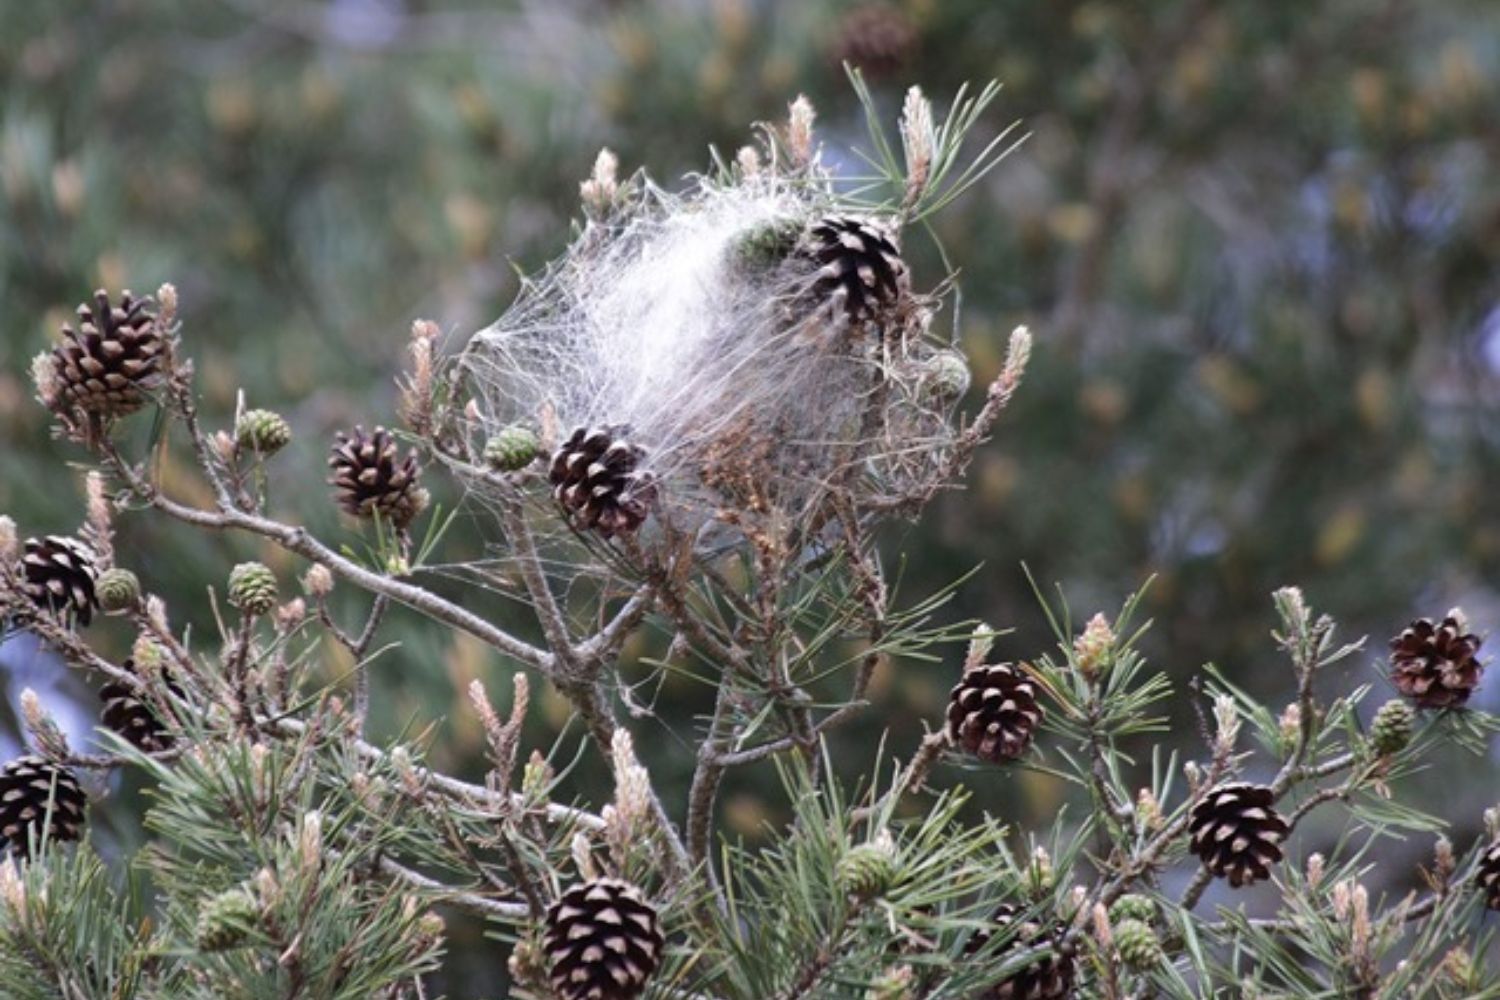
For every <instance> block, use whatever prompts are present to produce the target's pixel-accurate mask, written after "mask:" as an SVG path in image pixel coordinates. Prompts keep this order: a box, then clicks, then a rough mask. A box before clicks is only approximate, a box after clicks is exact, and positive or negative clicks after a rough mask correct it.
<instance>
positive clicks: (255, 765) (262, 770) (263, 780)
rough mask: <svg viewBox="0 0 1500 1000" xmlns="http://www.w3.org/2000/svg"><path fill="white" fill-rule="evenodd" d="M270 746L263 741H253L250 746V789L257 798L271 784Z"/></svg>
mask: <svg viewBox="0 0 1500 1000" xmlns="http://www.w3.org/2000/svg"><path fill="white" fill-rule="evenodd" d="M270 756H271V748H270V747H268V746H266V745H265V744H264V743H253V744H251V746H250V790H251V791H252V792H254V793H255V797H256V798H257V799H259V798H262V797H263V796H264V795H265V792H266V789H267V788H269V787H270V785H271V773H270V767H269V759H270Z"/></svg>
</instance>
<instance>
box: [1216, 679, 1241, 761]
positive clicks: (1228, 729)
mask: <svg viewBox="0 0 1500 1000" xmlns="http://www.w3.org/2000/svg"><path fill="white" fill-rule="evenodd" d="M1214 722H1215V723H1216V724H1217V725H1218V733H1217V735H1216V736H1215V740H1214V747H1215V750H1216V751H1217V752H1218V753H1220V754H1226V755H1227V754H1231V753H1233V752H1234V744H1235V741H1236V740H1238V739H1239V737H1240V713H1239V709H1237V708H1236V707H1235V704H1234V698H1233V697H1231V696H1230V695H1227V694H1221V695H1219V696H1218V697H1217V698H1215V699H1214Z"/></svg>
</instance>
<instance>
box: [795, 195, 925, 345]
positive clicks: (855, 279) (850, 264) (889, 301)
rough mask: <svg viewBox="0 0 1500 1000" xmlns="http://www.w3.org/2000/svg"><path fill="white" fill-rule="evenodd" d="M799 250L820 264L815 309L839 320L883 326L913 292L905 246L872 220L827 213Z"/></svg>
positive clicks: (812, 293)
mask: <svg viewBox="0 0 1500 1000" xmlns="http://www.w3.org/2000/svg"><path fill="white" fill-rule="evenodd" d="M798 252H799V254H800V255H801V256H802V257H804V258H806V259H809V260H811V261H812V262H813V263H815V264H817V265H818V270H817V272H816V273H815V274H814V275H813V278H812V281H811V284H810V286H809V288H808V292H807V298H808V299H809V300H810V302H809V304H810V307H811V310H812V311H813V312H814V313H816V314H819V315H824V316H826V318H827V319H829V320H830V321H832V322H834V323H835V324H839V325H842V324H844V323H847V324H850V325H852V326H867V325H874V326H880V325H882V320H883V318H884V317H885V315H886V314H888V313H889V312H890V311H891V310H893V309H894V308H895V307H896V306H897V304H898V303H900V302H901V300H902V299H903V298H905V297H906V296H907V295H909V294H910V291H911V277H910V275H909V274H908V273H907V270H906V262H905V261H904V260H902V258H901V251H900V250H899V249H898V248H897V246H896V243H895V240H894V237H893V236H892V235H890V233H889V231H888V230H887V228H886V227H885V226H884V225H882V224H881V223H879V222H877V221H875V220H873V219H867V218H862V217H860V216H856V215H828V216H824V217H823V218H821V219H819V220H818V221H816V222H814V223H813V224H812V226H811V227H809V229H808V231H807V233H806V235H805V236H804V237H803V240H802V244H801V246H800V247H799V251H798Z"/></svg>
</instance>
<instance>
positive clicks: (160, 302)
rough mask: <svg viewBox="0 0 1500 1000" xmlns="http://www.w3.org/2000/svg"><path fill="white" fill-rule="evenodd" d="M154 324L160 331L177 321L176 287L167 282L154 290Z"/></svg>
mask: <svg viewBox="0 0 1500 1000" xmlns="http://www.w3.org/2000/svg"><path fill="white" fill-rule="evenodd" d="M156 304H157V307H158V308H157V310H156V322H157V324H158V325H159V326H161V328H162V329H164V330H165V329H167V328H169V327H170V326H171V325H172V324H173V323H174V322H176V320H177V286H176V285H174V284H172V283H171V282H167V283H166V284H164V285H162V286H161V287H160V288H158V289H157V290H156Z"/></svg>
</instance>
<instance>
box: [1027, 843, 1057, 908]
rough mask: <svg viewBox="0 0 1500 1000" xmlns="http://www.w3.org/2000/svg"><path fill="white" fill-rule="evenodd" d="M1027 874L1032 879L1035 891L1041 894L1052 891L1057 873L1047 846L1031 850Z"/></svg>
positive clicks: (1032, 887)
mask: <svg viewBox="0 0 1500 1000" xmlns="http://www.w3.org/2000/svg"><path fill="white" fill-rule="evenodd" d="M1027 875H1028V876H1029V878H1030V880H1031V889H1032V892H1033V893H1035V894H1036V895H1038V896H1041V895H1044V894H1046V893H1047V892H1049V891H1051V889H1052V886H1053V885H1054V884H1055V883H1056V881H1057V873H1056V872H1055V871H1053V869H1052V855H1050V854H1048V853H1047V849H1046V848H1045V847H1040V846H1039V847H1037V848H1036V849H1034V850H1033V851H1032V852H1031V864H1029V865H1028V866H1027Z"/></svg>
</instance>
